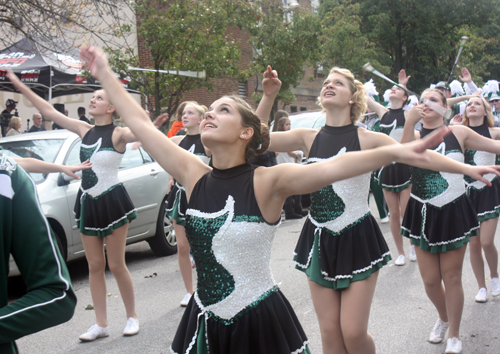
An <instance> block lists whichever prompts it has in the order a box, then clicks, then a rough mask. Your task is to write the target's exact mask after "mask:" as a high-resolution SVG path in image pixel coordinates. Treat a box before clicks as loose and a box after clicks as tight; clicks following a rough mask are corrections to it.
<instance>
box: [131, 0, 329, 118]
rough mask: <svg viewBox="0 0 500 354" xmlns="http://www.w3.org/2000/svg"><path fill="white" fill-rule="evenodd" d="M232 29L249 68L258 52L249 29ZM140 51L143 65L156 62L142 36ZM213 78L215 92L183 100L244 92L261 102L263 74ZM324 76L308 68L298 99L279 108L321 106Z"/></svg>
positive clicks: (310, 6)
mask: <svg viewBox="0 0 500 354" xmlns="http://www.w3.org/2000/svg"><path fill="white" fill-rule="evenodd" d="M282 1H283V4H284V6H288V4H289V2H290V1H291V0H282ZM298 2H299V4H300V6H301V8H303V9H306V10H307V11H315V9H316V8H317V6H319V1H318V0H298ZM138 20H139V19H138ZM228 32H229V33H230V34H231V36H232V37H233V38H235V39H236V40H238V41H239V46H238V48H239V50H240V52H241V57H240V60H239V65H240V66H241V67H242V68H243V69H246V68H248V66H249V65H250V63H251V62H252V61H253V54H254V52H253V48H252V45H251V44H250V43H249V42H248V40H249V39H250V35H249V34H248V32H246V31H243V30H239V29H238V28H231V29H229V30H228ZM138 52H139V59H140V61H141V66H142V67H147V66H152V63H151V62H150V61H149V59H148V58H149V55H148V50H147V49H146V47H145V46H144V41H143V40H142V38H141V37H140V36H139V37H138ZM278 74H279V73H278ZM311 76H312V77H314V80H313V81H309V80H308V77H311ZM211 80H213V81H214V82H215V85H214V86H215V89H214V90H213V91H212V92H208V91H207V90H206V89H205V88H200V89H197V90H192V91H190V92H188V93H187V94H186V95H185V96H184V97H183V98H182V100H181V102H182V101H197V102H198V103H200V104H204V105H206V106H207V107H208V106H209V105H210V104H211V103H212V102H213V101H215V100H216V99H218V98H220V97H221V96H223V95H228V94H239V95H240V96H244V97H246V99H247V101H248V102H249V103H251V104H252V105H253V106H254V107H257V102H256V101H254V100H253V99H252V97H251V96H252V94H253V93H254V92H255V91H261V80H262V75H256V76H252V77H250V78H249V79H248V81H246V82H238V80H236V79H234V78H230V77H226V78H215V79H211ZM323 80H324V77H323V75H321V74H318V73H316V72H315V70H313V69H312V68H307V69H306V72H305V75H304V77H303V79H302V82H301V84H300V86H299V87H297V88H292V91H293V92H294V94H295V98H296V100H295V102H293V103H292V104H289V105H286V106H285V107H283V105H282V104H279V109H285V110H286V111H287V112H289V113H294V112H300V111H313V110H317V109H319V107H318V105H317V104H316V100H317V97H318V96H319V91H320V90H321V85H322V82H323Z"/></svg>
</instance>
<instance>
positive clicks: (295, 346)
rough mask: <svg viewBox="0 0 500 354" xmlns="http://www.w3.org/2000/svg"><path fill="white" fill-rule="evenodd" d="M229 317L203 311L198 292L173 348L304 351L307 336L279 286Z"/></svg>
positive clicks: (213, 353) (216, 352) (276, 353)
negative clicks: (198, 300)
mask: <svg viewBox="0 0 500 354" xmlns="http://www.w3.org/2000/svg"><path fill="white" fill-rule="evenodd" d="M265 295H267V297H265V298H264V299H263V300H261V301H260V302H258V303H256V304H255V305H254V306H252V308H249V309H247V310H246V311H245V310H244V311H243V312H244V313H242V314H238V315H236V316H235V318H233V319H231V320H229V321H226V320H222V319H220V318H218V317H217V316H215V315H213V314H211V313H210V312H202V310H201V309H200V307H199V306H198V304H197V302H196V299H195V296H192V297H191V300H190V301H189V304H188V305H187V307H186V310H185V312H184V315H183V317H182V320H181V323H180V324H179V328H178V329H177V333H176V334H175V338H174V340H173V342H172V347H171V351H172V352H173V353H179V354H180V353H182V354H187V353H190V354H194V353H197V354H202V353H203V354H205V353H210V354H236V353H237V354H255V353H259V354H290V353H297V354H300V353H302V354H305V353H310V351H309V348H308V346H307V345H308V340H307V337H306V335H305V333H304V330H303V329H302V327H301V325H300V323H299V321H298V319H297V316H296V315H295V313H294V311H293V309H292V306H291V305H290V303H289V302H288V300H287V299H286V298H285V296H284V295H283V294H282V293H281V291H280V290H278V289H277V288H275V289H272V290H271V291H270V292H268V293H266V294H265Z"/></svg>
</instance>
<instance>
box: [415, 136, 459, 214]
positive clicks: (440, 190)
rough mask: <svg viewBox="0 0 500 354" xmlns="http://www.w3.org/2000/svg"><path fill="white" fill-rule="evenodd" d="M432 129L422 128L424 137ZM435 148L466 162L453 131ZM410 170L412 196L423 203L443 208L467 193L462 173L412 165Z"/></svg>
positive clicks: (447, 155) (438, 151)
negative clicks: (432, 169)
mask: <svg viewBox="0 0 500 354" xmlns="http://www.w3.org/2000/svg"><path fill="white" fill-rule="evenodd" d="M430 131H432V130H430V129H425V128H422V132H421V133H422V137H424V136H425V135H427V134H428V133H429V132H430ZM433 150H434V151H436V152H437V153H440V154H442V155H445V156H446V157H448V158H451V159H453V160H455V161H458V162H461V163H463V162H464V155H463V153H462V151H461V149H460V144H459V143H458V141H457V139H456V137H455V135H453V133H452V134H449V135H447V136H446V137H445V138H444V141H443V142H442V143H441V144H439V145H438V147H437V148H435V149H433ZM410 171H411V180H412V188H411V196H412V197H413V198H415V199H416V200H418V201H420V202H421V203H429V204H432V205H434V206H436V207H438V208H441V207H443V206H445V205H446V204H449V203H451V202H452V201H454V200H455V199H457V198H458V197H460V196H461V195H463V194H464V193H465V183H464V181H463V175H461V174H456V173H447V172H438V171H431V170H426V169H422V168H418V167H410Z"/></svg>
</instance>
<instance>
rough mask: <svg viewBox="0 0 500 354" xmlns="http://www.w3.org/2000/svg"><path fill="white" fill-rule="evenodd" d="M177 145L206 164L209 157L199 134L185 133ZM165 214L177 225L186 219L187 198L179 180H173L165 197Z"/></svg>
mask: <svg viewBox="0 0 500 354" xmlns="http://www.w3.org/2000/svg"><path fill="white" fill-rule="evenodd" d="M179 146H180V147H181V148H183V149H184V150H187V151H189V152H190V153H192V154H194V155H196V156H198V157H199V158H200V159H201V160H202V161H203V162H204V163H206V164H207V165H208V161H209V158H208V156H207V155H205V147H204V146H203V144H202V143H201V135H200V134H195V135H186V136H185V137H184V139H182V140H181V142H180V143H179ZM166 203H167V209H166V210H167V215H169V216H170V217H171V218H172V219H175V220H176V221H177V224H178V225H181V226H184V225H185V220H186V209H187V199H186V190H185V189H184V187H183V186H181V185H180V184H179V182H177V181H175V182H174V185H173V186H172V189H171V190H170V193H169V194H168V197H167V202H166Z"/></svg>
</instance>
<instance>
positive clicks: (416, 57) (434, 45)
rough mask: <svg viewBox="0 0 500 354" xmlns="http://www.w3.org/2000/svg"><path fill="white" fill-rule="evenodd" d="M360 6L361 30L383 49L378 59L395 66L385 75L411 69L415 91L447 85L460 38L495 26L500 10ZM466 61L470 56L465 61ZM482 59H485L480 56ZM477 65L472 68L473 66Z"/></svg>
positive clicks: (459, 4)
mask: <svg viewBox="0 0 500 354" xmlns="http://www.w3.org/2000/svg"><path fill="white" fill-rule="evenodd" d="M339 2H340V1H339ZM356 2H358V3H359V4H360V16H361V19H362V26H361V31H362V33H363V34H365V35H366V36H367V37H368V39H369V40H370V41H371V42H373V43H375V44H376V46H377V51H376V53H377V54H376V56H375V57H374V60H377V61H378V62H379V63H381V64H382V65H385V66H387V67H390V68H391V71H390V72H386V73H385V74H388V75H390V76H392V77H395V76H396V74H397V73H398V72H399V70H400V69H406V71H407V72H408V73H410V74H411V75H412V80H411V82H410V85H411V87H412V89H413V90H414V91H417V90H418V91H420V90H422V89H424V88H426V87H428V86H429V83H432V82H434V83H435V82H437V81H440V80H446V79H447V78H448V75H449V73H450V71H451V69H452V67H453V63H454V61H455V57H456V54H457V52H458V48H459V41H460V37H461V36H463V35H464V34H466V35H468V36H472V34H473V33H474V31H475V30H476V29H477V28H480V27H482V26H484V25H485V24H487V23H489V22H490V20H491V19H492V18H493V16H494V14H495V11H494V9H496V10H498V9H499V8H500V1H499V0H482V1H477V0H462V1H456V0H434V1H421V0H405V1H401V0H358V1H356ZM478 44H480V43H478V42H475V43H473V42H472V41H470V42H469V43H468V44H467V46H466V48H465V49H464V52H467V49H468V48H469V46H471V47H470V48H472V49H473V48H474V46H475V45H478ZM464 54H465V53H464ZM466 57H467V54H465V55H464V59H465V58H466ZM482 59H485V60H486V59H487V58H482ZM478 60H480V58H477V57H476V61H478ZM476 61H471V62H470V65H469V64H468V65H469V66H473V65H475V64H476ZM481 65H482V64H481ZM478 68H481V66H478ZM470 69H472V71H475V70H474V68H470Z"/></svg>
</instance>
